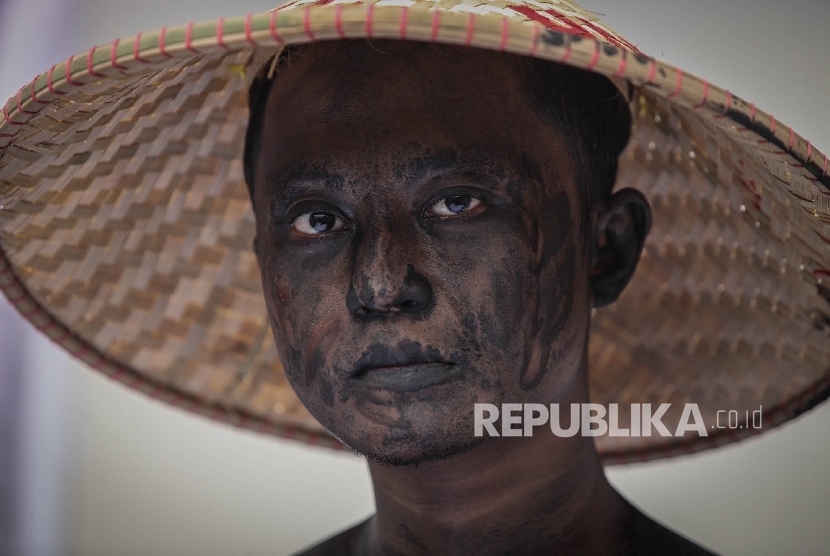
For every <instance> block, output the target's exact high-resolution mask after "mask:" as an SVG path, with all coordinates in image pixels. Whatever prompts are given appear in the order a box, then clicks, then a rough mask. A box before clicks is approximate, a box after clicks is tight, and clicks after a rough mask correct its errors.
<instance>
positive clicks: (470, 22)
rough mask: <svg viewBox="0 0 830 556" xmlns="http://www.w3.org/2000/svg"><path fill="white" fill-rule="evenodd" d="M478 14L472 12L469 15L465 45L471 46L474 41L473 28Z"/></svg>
mask: <svg viewBox="0 0 830 556" xmlns="http://www.w3.org/2000/svg"><path fill="white" fill-rule="evenodd" d="M475 18H476V14H474V13H473V12H470V15H469V16H467V35H466V36H465V37H464V46H470V44H472V42H473V28H474V27H475V23H476V22H475Z"/></svg>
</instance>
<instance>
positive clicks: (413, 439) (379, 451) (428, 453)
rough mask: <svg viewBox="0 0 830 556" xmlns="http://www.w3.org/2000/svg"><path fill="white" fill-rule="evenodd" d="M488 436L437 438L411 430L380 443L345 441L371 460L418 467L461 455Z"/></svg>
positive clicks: (389, 436)
mask: <svg viewBox="0 0 830 556" xmlns="http://www.w3.org/2000/svg"><path fill="white" fill-rule="evenodd" d="M483 440H485V439H484V437H480V438H479V437H472V436H466V437H464V438H454V439H450V438H443V439H440V437H439V438H436V436H434V435H428V436H427V435H418V434H413V433H407V434H405V435H393V434H391V433H390V432H389V431H387V435H385V436H384V438H383V440H382V441H381V442H380V444H379V445H377V444H369V443H365V444H364V443H362V442H360V441H356V442H345V444H346V445H347V446H348V447H349V448H351V449H352V450H353V451H354V452H356V453H358V454H360V455H362V456H365V457H366V458H367V459H368V460H370V461H373V462H376V463H380V464H381V465H385V466H388V467H417V466H418V465H420V464H423V463H429V462H432V461H441V460H445V459H450V458H453V457H455V456H459V455H461V454H463V453H465V452H468V451H470V450H472V449H473V448H476V447H477V446H479V445H480V444H481V443H482V441H483Z"/></svg>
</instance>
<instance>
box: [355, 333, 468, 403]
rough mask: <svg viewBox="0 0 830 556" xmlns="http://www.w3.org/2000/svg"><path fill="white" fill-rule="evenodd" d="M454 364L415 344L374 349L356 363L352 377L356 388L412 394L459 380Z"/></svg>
mask: <svg viewBox="0 0 830 556" xmlns="http://www.w3.org/2000/svg"><path fill="white" fill-rule="evenodd" d="M459 374H460V372H459V369H458V368H457V367H456V365H455V363H454V362H452V361H449V360H447V359H446V358H444V357H442V356H441V354H440V353H438V351H437V350H434V349H428V350H427V349H424V348H423V347H421V345H420V344H418V343H415V342H405V343H401V344H399V345H397V346H394V347H390V346H379V345H373V346H371V347H370V348H369V349H368V350H366V352H364V354H363V356H362V357H361V358H360V359H359V360H358V361H357V363H356V364H355V366H354V369H353V371H352V374H351V377H350V378H351V379H352V380H353V381H354V382H353V384H354V385H355V386H360V387H363V388H371V389H376V390H388V391H390V392H414V391H417V390H422V389H424V388H429V387H431V386H437V385H439V384H443V383H445V382H448V381H450V380H453V379H455V378H457V377H458V376H459Z"/></svg>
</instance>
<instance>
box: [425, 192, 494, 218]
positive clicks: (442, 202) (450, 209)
mask: <svg viewBox="0 0 830 556" xmlns="http://www.w3.org/2000/svg"><path fill="white" fill-rule="evenodd" d="M480 204H481V199H476V198H475V197H472V196H470V195H465V194H462V193H458V194H452V195H447V196H446V197H441V198H440V199H438V202H437V203H435V204H434V205H432V206H431V207H429V209H428V210H427V214H429V215H431V216H456V215H458V214H463V213H465V212H470V211H471V210H473V209H474V208H476V207H477V206H479V205H480Z"/></svg>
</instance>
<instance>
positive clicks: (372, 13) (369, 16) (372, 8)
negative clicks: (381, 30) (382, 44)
mask: <svg viewBox="0 0 830 556" xmlns="http://www.w3.org/2000/svg"><path fill="white" fill-rule="evenodd" d="M306 10H308V8H306ZM374 17H375V5H374V4H369V9H368V10H367V11H366V36H367V37H369V38H370V39H371V38H372V19H374Z"/></svg>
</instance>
